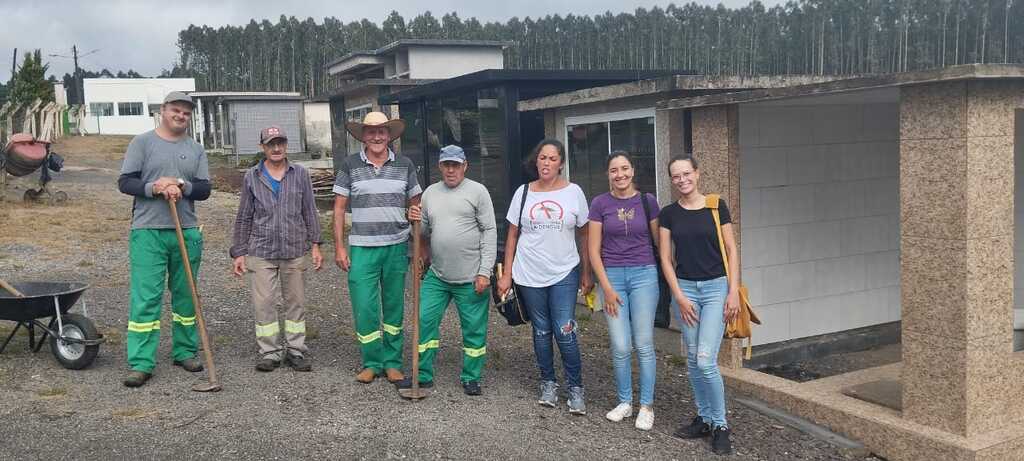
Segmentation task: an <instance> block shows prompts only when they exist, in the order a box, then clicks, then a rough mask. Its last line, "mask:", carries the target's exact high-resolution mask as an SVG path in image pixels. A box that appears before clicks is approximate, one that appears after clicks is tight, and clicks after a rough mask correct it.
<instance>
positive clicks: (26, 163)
mask: <svg viewBox="0 0 1024 461" xmlns="http://www.w3.org/2000/svg"><path fill="white" fill-rule="evenodd" d="M63 166H64V158H63V157H61V156H60V155H59V154H57V153H56V152H50V143H49V142H46V141H39V140H36V139H35V138H34V137H33V136H32V135H30V134H28V133H17V134H15V135H13V136H11V139H10V140H9V141H7V145H5V146H4V149H3V151H2V152H0V169H2V170H4V171H6V172H7V173H9V174H10V175H11V176H15V177H20V176H27V175H30V174H32V173H33V172H35V171H36V170H40V173H39V189H28V190H26V191H25V195H24V197H23V198H24V200H25V201H26V202H32V201H37V200H38V201H43V200H46V201H48V202H49V203H52V204H56V203H63V202H65V201H67V199H68V194H67V193H66V192H64V191H53V190H51V189H50V181H51V180H52V177H51V176H50V171H54V172H57V171H60V170H61V168H63Z"/></svg>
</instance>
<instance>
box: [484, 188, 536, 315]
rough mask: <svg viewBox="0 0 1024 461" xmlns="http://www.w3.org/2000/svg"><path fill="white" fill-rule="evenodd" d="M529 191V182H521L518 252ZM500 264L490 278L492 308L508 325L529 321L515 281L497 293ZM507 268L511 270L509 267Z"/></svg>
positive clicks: (500, 273) (528, 313)
mask: <svg viewBox="0 0 1024 461" xmlns="http://www.w3.org/2000/svg"><path fill="white" fill-rule="evenodd" d="M529 191H530V183H526V184H523V196H522V200H520V202H519V224H518V226H517V227H518V228H519V232H520V233H519V236H518V237H516V253H519V240H520V238H522V235H523V234H522V229H523V213H524V212H525V211H526V210H524V208H526V193H527V192H529ZM502 269H503V268H502V265H501V263H498V268H497V271H496V272H495V276H494V277H493V278H494V280H491V298H492V299H493V300H494V308H495V309H497V310H498V313H499V314H501V316H502V317H505V321H507V322H508V324H509V326H513V327H514V326H516V325H522V324H524V323H529V322H530V312H529V311H528V310H527V309H526V306H525V305H523V302H522V299H521V298H520V297H519V290H518V289H517V288H516V284H515V281H513V283H512V288H510V289H509V290H508V293H498V279H500V278H501V275H502ZM508 270H512V267H509V268H508Z"/></svg>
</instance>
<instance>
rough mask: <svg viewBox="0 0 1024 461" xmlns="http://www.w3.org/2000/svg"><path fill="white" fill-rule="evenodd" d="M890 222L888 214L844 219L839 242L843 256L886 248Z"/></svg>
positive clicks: (887, 247)
mask: <svg viewBox="0 0 1024 461" xmlns="http://www.w3.org/2000/svg"><path fill="white" fill-rule="evenodd" d="M891 222H892V218H891V217H889V216H867V217H863V218H852V219H847V220H844V221H843V226H842V240H841V242H840V247H841V249H842V254H843V256H847V255H854V254H864V253H874V252H878V251H885V250H888V249H889V236H890V232H891Z"/></svg>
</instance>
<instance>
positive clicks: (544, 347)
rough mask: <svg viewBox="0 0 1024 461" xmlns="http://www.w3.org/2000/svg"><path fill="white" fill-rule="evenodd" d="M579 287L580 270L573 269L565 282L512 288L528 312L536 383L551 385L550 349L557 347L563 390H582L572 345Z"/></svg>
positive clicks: (577, 357)
mask: <svg viewBox="0 0 1024 461" xmlns="http://www.w3.org/2000/svg"><path fill="white" fill-rule="evenodd" d="M579 285H580V270H579V268H578V267H577V268H575V269H573V270H572V272H569V275H566V276H565V278H563V279H562V280H559V281H558V282H555V284H554V285H551V286H547V287H536V288H535V287H527V286H522V285H516V286H517V288H518V289H519V295H520V299H522V301H523V302H525V303H526V307H527V308H528V309H529V310H530V324H531V325H532V328H533V352H534V354H536V355H537V367H538V368H540V379H541V380H543V381H555V382H557V381H558V380H557V379H555V365H554V355H555V351H554V348H553V347H552V346H551V339H552V337H554V340H555V342H556V343H558V351H559V352H560V353H561V356H562V369H563V370H564V371H565V384H566V386H567V387H570V388H571V387H577V386H578V387H583V378H582V369H583V366H582V364H581V362H580V347H579V343H578V342H577V341H576V328H577V325H576V292H577V290H578V289H579Z"/></svg>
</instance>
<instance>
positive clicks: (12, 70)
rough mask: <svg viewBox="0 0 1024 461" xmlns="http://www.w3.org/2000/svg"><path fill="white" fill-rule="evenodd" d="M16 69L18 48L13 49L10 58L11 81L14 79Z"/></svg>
mask: <svg viewBox="0 0 1024 461" xmlns="http://www.w3.org/2000/svg"><path fill="white" fill-rule="evenodd" d="M17 71H18V49H17V48H15V49H14V57H13V58H12V59H11V81H12V82H13V81H14V73H15V72H17Z"/></svg>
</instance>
